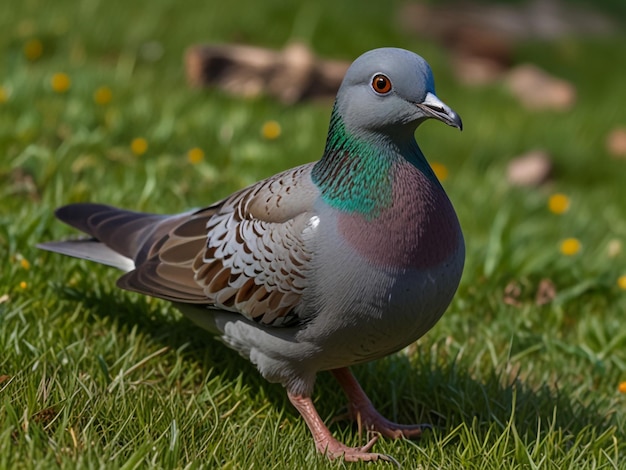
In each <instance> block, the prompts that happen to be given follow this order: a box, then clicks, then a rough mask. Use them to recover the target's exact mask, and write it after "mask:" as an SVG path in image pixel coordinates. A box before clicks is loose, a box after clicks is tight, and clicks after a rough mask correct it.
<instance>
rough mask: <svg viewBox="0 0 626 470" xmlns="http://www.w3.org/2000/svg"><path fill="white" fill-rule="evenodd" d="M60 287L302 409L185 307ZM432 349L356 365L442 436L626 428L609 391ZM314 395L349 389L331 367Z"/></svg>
mask: <svg viewBox="0 0 626 470" xmlns="http://www.w3.org/2000/svg"><path fill="white" fill-rule="evenodd" d="M62 291H63V292H64V294H65V297H66V298H67V299H72V300H76V301H80V302H82V303H83V305H85V307H86V308H88V309H89V310H90V311H91V312H93V314H94V315H97V316H101V317H110V318H111V319H112V320H113V321H114V322H116V323H117V325H118V326H119V327H120V329H121V330H122V331H123V330H124V329H128V330H131V329H132V328H134V327H137V328H138V329H139V330H140V331H142V332H143V333H145V334H147V335H149V336H150V337H151V338H152V339H153V340H154V341H156V342H158V343H159V344H162V345H163V346H167V347H170V348H172V349H179V348H181V347H182V346H183V345H186V344H188V345H189V346H188V347H187V348H186V349H185V350H184V352H183V354H184V355H185V356H186V359H188V360H191V361H197V362H198V363H199V364H202V366H203V367H204V368H205V369H209V368H214V369H215V370H216V371H218V372H219V374H220V375H222V377H224V378H225V379H227V380H229V381H233V382H235V381H237V380H238V378H239V377H240V376H243V377H244V378H245V379H244V380H245V383H246V385H248V386H249V387H250V389H251V390H262V391H263V394H264V396H266V397H267V398H268V399H269V400H270V401H271V402H272V405H273V406H277V407H282V408H284V409H285V410H287V413H288V414H290V415H292V416H294V417H297V416H298V413H297V412H296V410H295V409H294V408H293V407H292V406H291V405H290V404H289V402H288V399H287V397H286V394H285V392H284V390H283V388H282V387H281V386H280V385H277V384H270V383H268V382H267V381H265V380H264V379H263V378H262V376H261V375H260V374H259V373H258V371H257V369H256V367H255V366H253V365H252V364H251V363H250V362H249V361H247V360H246V359H244V358H242V357H241V356H240V355H239V354H237V353H236V352H235V351H233V350H230V349H229V348H227V347H226V346H224V345H223V344H222V343H221V342H219V341H217V340H216V339H215V338H214V337H213V336H212V335H211V334H210V333H208V332H206V331H204V330H202V329H200V328H198V327H197V326H195V325H194V324H193V323H192V322H191V321H189V320H187V319H186V318H184V317H183V316H182V315H180V314H176V315H167V316H166V315H162V314H160V313H159V314H158V315H157V314H155V311H156V310H158V311H159V312H161V311H162V309H156V308H155V306H156V305H155V304H154V303H150V302H146V301H145V300H144V299H142V298H140V297H139V296H135V294H128V293H122V294H119V295H116V294H115V291H113V292H99V293H93V292H91V293H89V292H82V291H78V290H74V289H70V288H63V289H62ZM129 299H130V302H128V300H129ZM173 310H174V309H172V311H173ZM432 351H433V348H430V349H426V348H424V350H423V351H419V353H417V352H416V353H415V354H411V357H409V355H407V354H405V353H403V352H402V353H399V354H394V355H391V356H388V357H386V358H383V359H381V360H379V361H375V362H372V363H369V364H365V365H362V366H358V367H355V368H353V369H354V371H355V374H356V376H357V377H358V378H359V380H360V382H361V384H362V386H363V388H364V389H365V391H366V392H367V393H368V394H369V396H370V398H371V400H372V402H373V403H374V405H375V406H376V407H377V408H378V409H379V410H380V411H381V412H382V413H383V414H384V415H385V416H387V417H388V418H390V419H392V420H394V421H397V422H399V423H407V424H408V423H429V424H431V425H432V426H433V431H432V432H433V433H435V434H437V435H440V436H446V435H447V434H448V433H450V432H451V431H452V430H454V429H455V428H457V427H458V426H459V425H461V424H463V423H465V424H466V425H467V426H468V427H470V428H471V429H472V432H473V433H474V434H475V435H476V436H477V438H478V439H481V438H482V439H483V440H492V441H493V440H497V439H498V433H497V431H496V432H495V433H494V426H495V428H496V430H501V431H502V432H504V431H505V430H506V429H507V428H510V427H511V426H513V427H514V428H515V429H516V432H517V433H518V434H519V435H520V438H521V439H522V441H523V442H525V443H527V444H528V445H529V446H531V445H532V443H533V442H535V441H537V440H541V439H542V437H545V436H546V435H547V434H548V433H550V432H559V433H561V434H562V435H563V436H565V440H568V438H569V437H571V438H572V442H573V440H575V436H578V435H579V434H581V433H589V432H590V433H591V435H592V436H600V435H603V433H605V432H606V431H607V430H610V429H611V428H614V429H615V433H614V434H617V435H618V436H619V437H620V440H621V441H622V442H623V437H624V434H625V432H624V429H622V428H620V423H618V422H617V420H616V419H615V415H614V413H612V412H611V411H610V404H608V399H606V398H604V399H603V398H599V397H596V399H590V400H587V402H588V403H583V402H582V401H580V399H578V398H574V397H573V396H572V395H573V394H570V393H568V391H565V390H564V391H559V390H555V389H554V387H550V386H549V385H548V384H543V385H541V386H539V387H534V388H532V387H530V386H529V385H527V384H525V383H523V382H522V381H521V380H519V379H518V378H516V377H512V378H506V379H505V378H504V377H503V376H502V375H500V374H498V373H496V372H493V373H491V374H490V375H489V376H488V377H486V378H483V379H481V380H476V379H474V378H473V377H472V376H471V373H470V371H469V370H470V366H469V365H466V364H464V363H462V362H460V361H458V362H457V361H454V360H452V361H445V360H441V359H440V358H437V357H434V356H435V355H436V354H437V353H436V352H434V353H433V352H432ZM315 399H316V400H315V401H316V403H317V406H318V411H319V413H320V415H321V416H322V418H324V419H325V420H326V422H327V423H328V422H331V419H330V418H331V417H333V416H335V415H337V414H341V413H342V412H343V411H345V397H344V396H343V393H342V392H341V390H340V389H339V388H338V387H337V383H336V382H335V381H334V379H333V378H332V377H331V376H330V374H326V373H321V374H319V375H318V379H317V385H316V390H315ZM348 426H349V425H348V424H347V423H336V422H334V421H332V424H331V425H330V427H331V430H334V431H338V430H340V429H342V430H345V429H346V428H347V427H348ZM494 434H495V435H494ZM611 434H613V433H611ZM426 439H429V437H428V434H426ZM461 440H462V438H461V437H459V436H458V435H455V436H452V438H451V439H450V440H448V441H447V442H446V443H447V444H452V445H454V444H455V443H459V441H461ZM607 445H608V444H607Z"/></svg>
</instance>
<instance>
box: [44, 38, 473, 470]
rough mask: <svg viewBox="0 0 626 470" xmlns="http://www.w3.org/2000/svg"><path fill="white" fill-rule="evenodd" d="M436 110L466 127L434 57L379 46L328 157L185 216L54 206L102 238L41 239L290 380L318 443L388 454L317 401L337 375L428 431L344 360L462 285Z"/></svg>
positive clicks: (351, 79)
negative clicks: (425, 126)
mask: <svg viewBox="0 0 626 470" xmlns="http://www.w3.org/2000/svg"><path fill="white" fill-rule="evenodd" d="M428 118H435V119H438V120H441V121H443V122H445V123H446V124H449V125H451V126H454V127H458V128H461V120H460V118H459V117H458V115H457V114H456V113H455V112H454V111H452V110H451V109H450V108H449V107H448V106H447V105H445V104H444V103H443V102H441V101H440V100H439V99H438V98H437V97H436V95H435V91H434V81H433V78H432V73H431V71H430V67H429V66H428V64H427V63H426V61H425V60H424V59H423V58H421V57H419V56H418V55H416V54H413V53H411V52H408V51H405V50H401V49H393V48H385V49H377V50H374V51H370V52H367V53H365V54H364V55H362V56H361V57H360V58H358V59H357V60H356V61H355V62H354V63H353V64H352V66H351V67H350V69H349V70H348V72H347V74H346V77H345V79H344V81H343V83H342V86H341V88H340V90H339V92H338V95H337V100H336V102H335V107H334V109H333V114H332V117H331V126H330V129H329V136H328V140H327V145H326V149H325V152H324V156H323V158H322V159H321V160H320V162H317V163H311V164H307V165H303V166H300V167H297V168H294V169H292V170H288V171H285V172H283V173H280V174H278V175H275V176H273V177H271V178H268V179H266V180H264V181H261V182H259V183H257V184H255V185H252V186H250V187H248V188H245V189H242V190H241V191H238V192H236V193H234V194H233V195H232V196H230V197H228V198H226V199H224V200H222V201H219V202H217V203H215V204H213V205H211V206H209V207H207V208H205V209H201V210H198V211H193V212H187V213H184V214H180V215H173V216H163V215H154V214H141V213H136V212H131V211H125V210H121V209H116V208H112V207H109V206H105V205H100V204H72V205H69V206H65V207H62V208H60V209H58V210H57V212H56V215H57V217H58V218H59V219H60V220H62V221H64V222H65V223H67V224H69V225H71V226H73V227H75V228H77V229H78V230H80V231H82V232H85V233H87V234H89V235H90V236H91V237H93V238H92V239H90V240H86V241H85V240H82V241H71V240H70V241H64V242H50V243H43V244H41V245H40V247H41V248H43V249H46V250H50V251H54V252H59V253H62V254H65V255H70V256H77V257H79V258H86V259H90V260H93V261H97V262H100V263H104V264H108V265H111V266H115V267H118V268H120V269H122V270H124V271H126V273H125V274H123V275H122V276H121V277H120V278H119V279H118V281H117V284H118V286H119V287H121V288H123V289H127V290H131V291H135V292H140V293H142V294H146V295H150V296H154V297H159V298H162V299H165V300H169V301H171V302H174V304H175V305H176V306H177V307H178V308H179V309H180V310H181V311H182V312H183V313H184V314H185V315H186V316H188V317H189V318H191V319H192V320H193V321H194V322H196V323H197V324H198V325H200V326H201V327H203V328H205V329H207V330H209V331H211V332H213V333H215V334H217V335H219V336H220V337H221V339H222V340H223V341H224V342H225V343H226V344H227V345H229V346H230V347H232V348H233V349H235V350H237V351H238V352H239V353H240V354H242V355H243V356H244V357H246V358H248V359H249V360H250V361H252V362H253V363H254V364H255V365H256V366H257V367H258V369H259V371H260V372H261V374H262V375H263V376H264V377H265V378H266V379H267V380H269V381H272V382H279V383H282V384H283V385H284V386H285V388H286V389H287V393H288V395H289V398H290V400H291V401H292V403H293V404H294V406H296V408H297V409H298V410H299V411H300V413H301V414H302V416H303V417H304V419H305V421H306V422H307V425H308V426H309V428H310V430H311V432H312V434H313V437H314V440H315V443H316V447H317V449H318V450H319V451H320V452H326V453H327V454H328V455H329V456H330V457H331V458H335V457H339V456H343V457H344V458H345V459H346V460H376V459H378V458H384V456H381V455H379V454H376V453H371V452H370V449H371V447H372V445H373V444H374V442H375V438H374V439H373V440H372V441H370V442H369V443H368V444H367V445H365V446H363V447H362V448H350V447H346V446H345V445H343V444H341V443H340V442H338V441H337V440H335V439H334V438H333V437H332V436H331V435H330V432H329V431H328V429H327V428H326V426H325V425H324V424H323V422H322V421H321V419H320V418H319V415H317V412H316V411H315V408H314V407H313V404H312V401H311V399H310V397H311V394H312V391H313V384H314V381H315V376H316V374H317V373H318V372H319V371H323V370H330V371H332V372H333V374H334V375H335V376H336V377H337V379H338V380H339V383H340V384H341V385H342V387H343V388H344V390H345V391H346V394H347V395H348V398H349V400H350V402H351V412H352V413H353V415H360V420H361V422H362V423H363V424H364V425H365V426H366V427H367V428H368V429H371V430H374V431H377V432H379V433H381V434H383V435H385V436H388V437H401V436H405V437H413V436H417V435H419V434H420V432H421V429H422V427H421V426H419V425H418V426H402V425H397V424H395V423H391V422H389V421H387V420H385V419H384V418H383V417H382V416H380V415H379V414H378V413H377V412H376V410H375V409H374V408H373V407H372V405H371V403H370V402H369V400H368V399H367V397H366V396H365V395H364V393H363V391H362V390H361V389H360V387H359V386H358V383H357V382H356V380H355V379H354V377H352V375H351V374H350V373H349V371H348V370H347V369H346V368H347V367H348V366H351V365H354V364H359V363H363V362H367V361H370V360H373V359H377V358H380V357H382V356H385V355H388V354H391V353H393V352H395V351H398V350H399V349H401V348H403V347H405V346H406V345H408V344H410V343H411V342H413V341H415V340H416V339H417V338H419V337H420V336H421V335H423V334H424V333H425V332H426V331H428V329H430V328H431V327H432V326H433V325H434V324H435V322H436V321H437V320H438V319H439V318H440V316H441V315H442V314H443V312H444V310H445V309H446V307H447V306H448V304H449V302H450V300H451V299H452V296H453V295H454V292H455V290H456V288H457V286H458V282H459V279H460V276H461V272H462V269H463V261H464V242H463V236H462V234H461V230H460V227H459V224H458V220H457V218H456V214H455V213H454V209H453V208H452V205H451V204H450V201H449V200H448V198H447V196H446V195H445V193H444V191H443V189H442V187H441V185H440V184H439V182H438V181H437V179H436V178H435V176H434V173H433V172H432V170H431V169H430V167H429V166H428V164H427V162H426V160H425V158H424V156H423V155H422V153H421V151H420V149H419V147H418V146H417V144H416V143H415V140H414V137H413V133H414V131H415V129H416V127H417V126H418V125H419V124H420V123H421V122H423V121H424V120H425V119H428Z"/></svg>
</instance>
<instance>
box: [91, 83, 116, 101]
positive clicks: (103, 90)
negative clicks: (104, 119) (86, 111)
mask: <svg viewBox="0 0 626 470" xmlns="http://www.w3.org/2000/svg"><path fill="white" fill-rule="evenodd" d="M112 98H113V92H112V91H111V89H110V88H109V87H108V86H101V87H100V88H98V89H97V90H96V91H94V92H93V100H94V101H95V102H96V104H99V105H105V104H109V103H110V102H111V99H112Z"/></svg>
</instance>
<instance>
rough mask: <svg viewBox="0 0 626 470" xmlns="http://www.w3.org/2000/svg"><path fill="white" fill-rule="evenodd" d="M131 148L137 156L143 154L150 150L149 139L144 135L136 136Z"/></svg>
mask: <svg viewBox="0 0 626 470" xmlns="http://www.w3.org/2000/svg"><path fill="white" fill-rule="evenodd" d="M130 150H131V152H133V153H134V154H135V155H137V156H140V155H143V154H144V153H146V151H147V150H148V141H147V140H146V139H144V138H143V137H136V138H134V139H133V140H132V142H131V143H130Z"/></svg>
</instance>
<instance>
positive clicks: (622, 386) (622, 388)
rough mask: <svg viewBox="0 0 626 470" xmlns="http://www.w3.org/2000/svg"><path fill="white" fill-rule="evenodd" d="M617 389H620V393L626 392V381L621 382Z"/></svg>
mask: <svg viewBox="0 0 626 470" xmlns="http://www.w3.org/2000/svg"><path fill="white" fill-rule="evenodd" d="M617 389H618V390H619V391H620V393H626V382H620V383H619V387H618V388H617Z"/></svg>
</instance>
